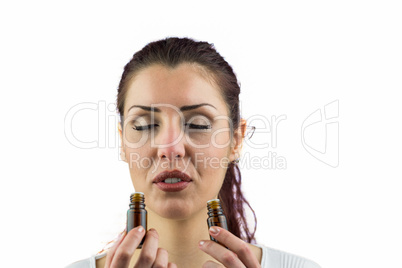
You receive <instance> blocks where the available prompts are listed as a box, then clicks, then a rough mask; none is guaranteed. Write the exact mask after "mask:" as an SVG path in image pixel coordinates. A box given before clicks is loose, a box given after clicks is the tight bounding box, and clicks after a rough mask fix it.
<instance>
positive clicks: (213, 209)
mask: <svg viewBox="0 0 402 268" xmlns="http://www.w3.org/2000/svg"><path fill="white" fill-rule="evenodd" d="M207 208H208V216H209V217H208V219H207V223H208V229H209V228H210V227H211V226H219V227H221V228H223V229H226V230H227V229H228V224H227V221H226V216H225V214H224V212H223V209H222V207H221V201H220V200H219V199H212V200H209V201H208V202H207ZM209 237H210V238H211V240H212V241H215V242H218V241H216V239H215V238H213V237H212V236H211V235H210V236H209ZM218 243H219V242H218Z"/></svg>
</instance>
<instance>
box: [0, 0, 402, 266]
mask: <svg viewBox="0 0 402 268" xmlns="http://www.w3.org/2000/svg"><path fill="white" fill-rule="evenodd" d="M4 2H5V1H2V3H1V5H0V27H1V41H0V46H1V50H0V56H1V60H0V74H1V80H0V86H1V91H0V92H1V93H0V94H1V99H0V100H1V105H0V109H1V113H0V115H1V121H0V122H1V134H0V135H1V169H0V170H1V175H0V176H1V186H0V198H1V200H0V204H1V219H2V220H1V228H0V232H1V234H0V237H1V241H0V244H1V258H0V266H1V267H27V266H30V267H64V266H65V265H67V264H69V263H71V262H73V261H76V260H78V259H82V258H87V257H89V256H90V255H92V254H94V253H96V252H97V251H98V250H100V249H101V248H102V245H103V244H104V243H105V242H107V241H108V240H110V239H112V238H113V237H114V236H115V235H116V234H117V233H118V232H119V231H121V230H122V228H124V222H125V212H126V210H127V208H128V197H129V194H130V193H131V192H132V191H133V188H132V185H131V181H130V177H129V172H128V168H127V165H126V164H125V163H124V162H122V161H120V160H119V157H118V146H117V145H118V139H117V138H118V137H117V131H116V123H117V118H116V116H115V112H114V111H110V110H108V109H106V110H102V109H103V108H102V105H103V104H105V105H106V108H108V107H112V108H113V103H115V98H116V89H117V85H118V82H119V78H120V76H121V73H122V69H123V67H124V65H125V64H126V63H127V62H128V60H129V59H130V58H131V56H132V54H133V53H134V52H136V51H137V50H139V49H141V48H142V47H143V46H144V45H145V44H146V43H148V42H150V41H153V40H157V39H160V38H164V37H167V36H188V37H192V38H195V39H198V40H205V41H208V42H212V43H214V44H215V46H216V48H217V50H218V51H219V52H220V53H221V54H222V55H223V56H224V57H225V58H226V59H227V61H228V62H229V63H230V64H231V65H232V66H233V68H234V70H235V72H236V73H237V75H238V78H239V80H240V82H241V85H242V93H241V99H242V115H243V117H245V118H246V119H247V118H250V117H251V116H255V115H261V116H264V117H266V118H269V119H270V118H271V116H272V115H276V116H280V115H286V118H287V119H286V120H283V121H281V122H280V123H279V125H278V128H277V146H276V148H272V146H271V147H269V148H265V149H255V148H251V146H249V145H245V147H244V151H243V153H250V155H255V156H261V157H263V156H265V155H268V152H269V151H271V152H275V153H276V154H277V155H278V156H282V157H284V158H285V159H286V163H287V166H286V169H283V170H280V169H273V168H260V169H258V168H254V169H251V168H245V169H243V182H244V191H245V193H246V195H247V197H248V199H249V201H250V203H251V204H252V206H253V207H254V209H255V211H256V213H257V217H258V231H257V241H258V242H259V243H261V244H264V245H266V246H269V247H273V248H277V249H281V250H284V251H287V252H291V253H294V254H297V255H301V256H304V257H307V258H310V259H312V260H314V261H316V262H317V263H319V264H320V265H321V266H322V267H327V268H332V267H333V268H338V267H353V268H355V267H402V260H401V258H400V253H401V252H402V242H401V241H402V228H401V226H402V218H401V204H402V195H401V184H400V180H401V171H400V166H401V165H400V160H401V156H400V151H401V149H402V148H401V136H402V131H401V127H400V124H401V120H400V117H401V115H402V109H401V104H400V95H399V94H397V92H398V91H400V90H401V86H402V82H401V73H402V72H401V71H402V65H401V62H402V53H401V47H402V39H401V25H402V19H401V11H402V10H401V7H400V5H398V4H397V2H398V1H331V2H329V1H275V2H272V1H271V2H269V3H268V4H265V5H263V4H262V3H257V2H254V3H250V4H247V5H246V4H235V3H233V2H231V1H227V2H226V1H224V2H222V1H202V2H194V3H193V4H190V2H189V1H183V2H174V1H166V2H163V3H162V2H159V3H157V2H151V1H149V2H146V1H138V2H137V3H134V1H130V2H129V1H113V2H111V1H109V2H106V1H65V2H59V1H14V2H8V3H7V4H6V3H4ZM336 100H338V101H339V118H337V120H338V122H339V166H338V167H335V168H334V167H331V166H329V165H327V164H325V163H323V162H321V161H319V160H317V159H316V158H314V157H312V156H311V155H310V154H309V153H308V152H307V151H306V150H305V149H304V147H303V145H302V142H301V126H302V123H303V121H304V120H305V119H306V118H307V117H308V116H309V115H310V114H311V113H313V112H314V111H316V110H317V109H320V108H322V107H324V106H325V105H326V104H328V103H330V102H332V101H336ZM80 103H92V105H99V109H98V110H92V111H91V110H86V111H84V112H82V113H77V114H76V116H75V117H74V121H73V130H74V131H75V132H74V134H75V135H76V136H77V137H78V138H79V139H80V140H83V141H93V140H98V142H99V143H98V144H99V146H98V147H97V148H93V149H82V148H77V147H75V146H73V145H72V144H71V142H70V141H69V140H68V139H67V138H66V136H65V117H66V115H67V113H68V112H69V110H70V109H71V108H73V107H74V106H75V105H77V104H80ZM102 113H103V114H102ZM102 116H103V117H102ZM98 118H100V119H98ZM98 125H99V129H98ZM255 125H258V122H256V124H255ZM316 126H319V127H317V128H316V130H315V133H317V131H318V132H319V131H321V134H319V135H316V137H315V138H314V141H310V142H312V143H314V142H315V144H313V147H314V146H315V147H319V146H322V145H323V141H325V140H324V139H323V138H325V131H323V130H325V128H324V125H316ZM320 129H321V130H320ZM311 132H314V131H311ZM332 134H333V133H332ZM270 135H271V134H270V133H267V132H265V133H263V132H261V133H255V134H254V136H253V138H252V141H253V142H254V143H263V142H270V139H271V136H270ZM102 139H103V140H102ZM320 139H321V140H320ZM102 143H103V144H102Z"/></svg>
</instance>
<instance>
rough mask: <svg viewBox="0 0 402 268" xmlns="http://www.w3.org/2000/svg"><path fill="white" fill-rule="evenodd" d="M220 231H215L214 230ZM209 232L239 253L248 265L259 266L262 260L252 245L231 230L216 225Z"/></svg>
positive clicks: (240, 257)
mask: <svg viewBox="0 0 402 268" xmlns="http://www.w3.org/2000/svg"><path fill="white" fill-rule="evenodd" d="M214 229H215V230H216V231H218V232H213V230H214ZM209 233H210V234H211V236H212V237H213V238H215V239H216V240H218V241H219V243H222V244H224V245H226V246H227V247H229V248H230V250H231V251H233V252H234V253H236V254H237V256H238V257H239V259H240V260H241V261H242V262H243V263H244V265H246V267H259V265H260V262H259V261H258V260H257V257H256V256H255V255H254V253H253V252H252V250H251V247H250V245H249V244H248V243H247V242H245V241H243V240H241V239H240V238H238V237H237V236H235V235H233V234H232V233H230V232H229V231H227V230H225V229H223V228H220V227H217V226H214V227H211V228H210V229H209Z"/></svg>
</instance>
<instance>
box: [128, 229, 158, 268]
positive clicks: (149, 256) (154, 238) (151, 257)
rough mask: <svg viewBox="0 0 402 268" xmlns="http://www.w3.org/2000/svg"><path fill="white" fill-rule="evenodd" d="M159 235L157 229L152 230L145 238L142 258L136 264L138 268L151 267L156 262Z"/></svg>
mask: <svg viewBox="0 0 402 268" xmlns="http://www.w3.org/2000/svg"><path fill="white" fill-rule="evenodd" d="M158 242H159V235H158V232H157V231H156V230H155V229H150V230H149V231H148V232H147V235H146V236H145V242H144V244H143V245H142V249H141V253H140V256H139V257H138V261H137V262H136V263H135V266H134V267H135V268H136V267H151V266H152V265H153V263H154V261H155V258H156V253H157V251H158Z"/></svg>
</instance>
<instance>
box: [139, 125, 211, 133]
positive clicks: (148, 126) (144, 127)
mask: <svg viewBox="0 0 402 268" xmlns="http://www.w3.org/2000/svg"><path fill="white" fill-rule="evenodd" d="M184 125H185V126H186V127H188V128H190V129H211V128H212V127H211V125H197V124H191V123H190V124H189V123H185V124H184ZM158 126H159V125H158V124H153V125H144V126H133V129H134V130H136V131H144V130H149V129H151V128H154V127H158Z"/></svg>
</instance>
